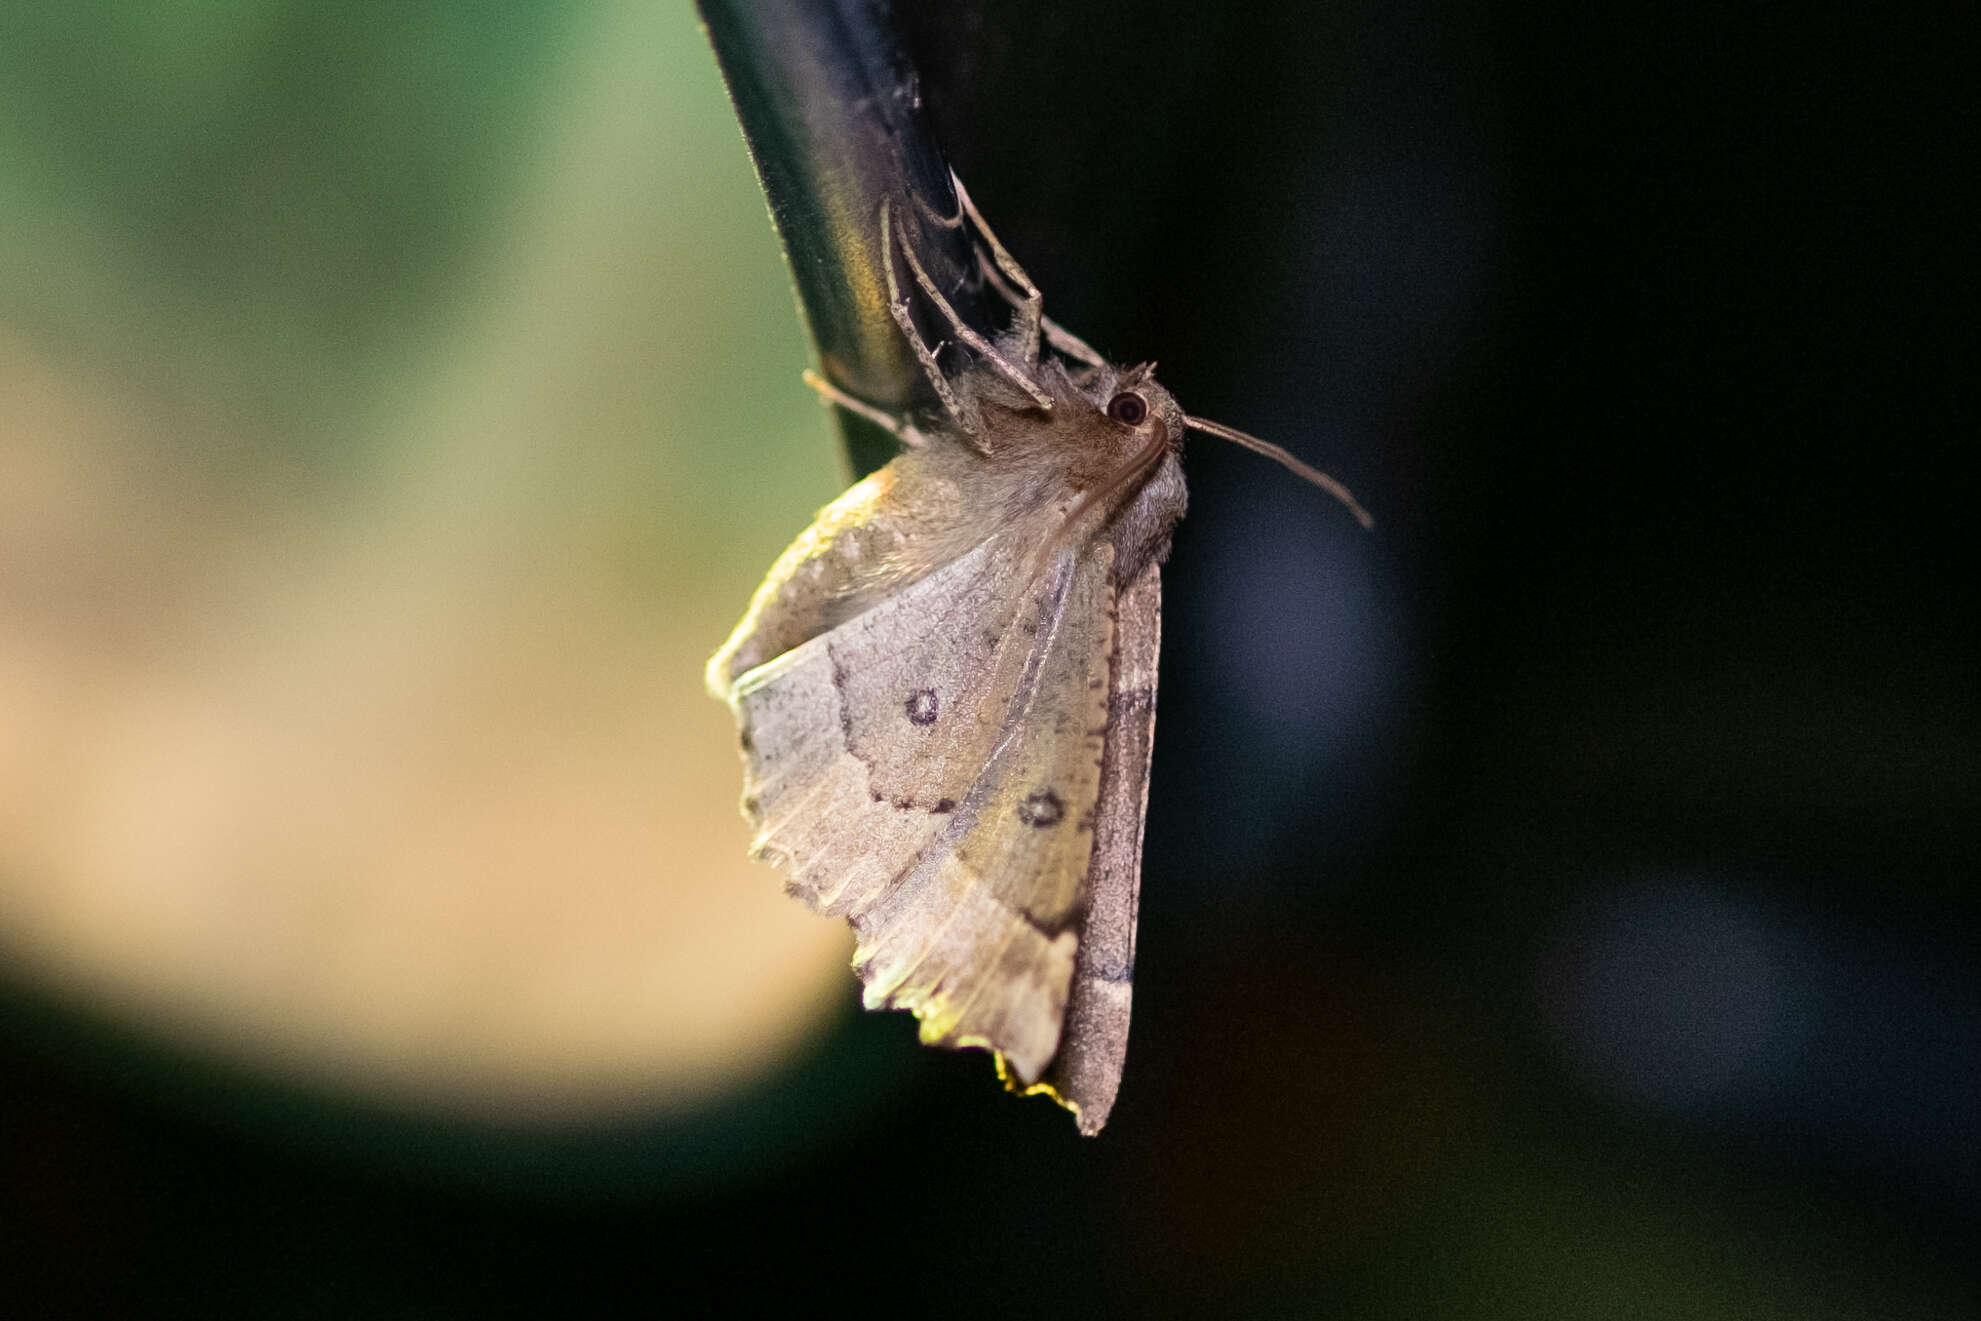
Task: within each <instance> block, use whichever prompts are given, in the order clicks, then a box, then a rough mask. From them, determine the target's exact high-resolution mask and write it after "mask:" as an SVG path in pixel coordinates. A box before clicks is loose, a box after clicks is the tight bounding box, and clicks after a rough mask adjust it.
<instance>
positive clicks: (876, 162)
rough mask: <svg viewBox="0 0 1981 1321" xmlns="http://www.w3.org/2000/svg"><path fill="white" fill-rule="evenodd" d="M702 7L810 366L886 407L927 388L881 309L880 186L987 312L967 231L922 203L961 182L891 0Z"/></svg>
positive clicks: (964, 300)
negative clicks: (927, 110)
mask: <svg viewBox="0 0 1981 1321" xmlns="http://www.w3.org/2000/svg"><path fill="white" fill-rule="evenodd" d="M699 7H700V9H701V14H702V21H703V23H704V24H705V25H706V26H707V29H708V34H709V40H710V42H711V43H712V44H713V45H714V47H715V55H716V60H717V62H718V63H719V64H720V65H721V66H722V75H723V78H724V79H725V81H726V82H727V83H728V85H729V97H730V100H731V101H733V102H734V103H735V106H736V114H737V118H739V119H740V120H741V121H742V125H743V136H744V138H745V139H746V140H747V141H748V143H749V146H750V154H751V156H752V157H754V158H755V160H756V165H757V175H758V178H759V179H761V180H762V182H763V188H764V195H765V197H767V198H768V199H769V201H770V211H771V218H772V219H773V220H774V221H775V222H776V225H777V232H778V234H779V235H780V236H781V237H782V238H783V240H784V251H785V256H786V258H787V259H788V260H789V262H790V265H791V275H792V278H793V279H794V280H795V281H796V282H797V285H798V299H799V302H800V303H801V304H802V305H803V307H804V310H805V319H806V322H807V324H808V325H809V327H810V329H811V334H812V342H813V344H814V345H815V346H816V348H817V350H818V358H819V372H820V374H821V375H823V376H824V377H825V378H826V379H827V380H829V381H831V382H832V383H833V384H834V385H837V386H838V387H839V388H840V389H842V390H844V391H846V392H847V393H849V394H852V395H855V396H857V397H859V398H861V399H864V400H867V401H868V402H870V403H873V404H876V405H878V406H880V407H881V408H883V409H885V410H887V411H889V412H894V413H899V412H902V411H904V410H906V409H908V408H910V407H912V406H915V405H918V404H922V403H924V402H926V398H927V396H926V394H925V391H927V389H928V386H927V383H926V382H925V381H924V380H923V379H922V375H921V371H920V368H919V367H918V366H917V364H916V362H915V358H914V356H913V354H911V353H910V352H909V350H908V347H907V345H906V344H904V343H903V342H902V339H901V333H900V331H899V329H897V327H896V326H895V323H894V321H893V319H892V318H891V317H890V316H889V315H888V312H887V306H886V294H885V289H886V283H885V280H884V279H883V277H882V272H881V268H880V264H879V263H880V261H881V249H880V240H879V224H878V218H879V214H880V204H881V199H882V198H891V199H893V200H894V201H895V202H896V203H897V207H896V211H897V214H901V215H911V216H913V217H915V221H916V222H917V223H913V224H912V225H911V228H910V230H909V235H910V240H911V241H912V242H913V243H914V245H915V251H916V253H917V255H918V256H919V257H920V258H921V260H922V263H923V265H924V266H926V267H927V268H928V271H929V273H930V275H931V276H932V277H933V278H934V279H935V280H936V281H937V283H938V284H939V285H941V286H942V287H943V288H944V289H945V290H946V291H949V296H950V299H951V301H952V302H953V303H955V305H956V307H957V310H958V312H959V313H960V314H961V315H962V317H963V318H964V319H965V320H966V321H968V322H970V323H971V324H973V325H975V326H977V327H978V328H979V329H981V330H982V331H983V332H984V333H986V334H989V333H991V331H992V330H993V329H994V326H993V324H992V323H991V321H990V317H989V313H990V311H991V308H990V306H989V304H988V301H987V300H986V299H985V298H984V297H983V286H982V282H981V280H980V279H979V277H978V272H977V266H976V257H975V253H974V252H973V250H972V249H971V247H970V244H969V240H968V237H967V235H966V234H965V232H964V231H963V229H962V228H961V227H955V228H949V227H945V226H943V225H940V224H935V223H929V222H928V220H927V219H926V217H945V216H955V215H957V214H958V207H957V202H956V195H955V192H954V190H953V189H952V188H951V187H950V181H949V166H948V164H947V163H946V162H945V161H944V159H943V156H942V152H941V151H940V149H938V147H937V146H936V143H935V139H934V137H933V136H932V134H931V132H930V129H929V126H928V122H927V119H926V117H925V116H924V114H923V113H922V107H921V93H920V90H919V84H918V81H917V77H916V74H915V70H914V69H913V67H912V66H910V64H909V63H908V60H907V57H906V56H905V55H904V54H903V53H902V49H901V45H900V42H899V41H898V40H897V38H896V35H895V31H894V26H893V21H892V17H891V14H890V12H889V9H888V6H887V4H886V3H885V2H884V0H699ZM794 380H795V373H794ZM839 420H840V426H841V431H842V434H843V436H844V437H845V441H846V450H847V455H848V457H849V458H850V459H851V461H852V464H853V467H854V469H855V470H856V471H857V472H860V473H866V472H869V471H871V470H872V469H874V468H876V467H878V466H880V465H881V464H882V463H885V462H886V461H887V460H888V459H889V458H890V457H892V456H893V454H894V452H895V443H894V441H893V439H892V438H891V437H889V436H888V435H887V434H886V433H885V432H884V431H882V430H881V429H880V428H879V427H877V426H875V425H874V424H873V423H871V422H868V421H866V420H865V419H863V418H859V417H855V416H853V415H852V414H850V413H848V412H846V411H845V410H843V409H842V410H841V411H840V414H839Z"/></svg>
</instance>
